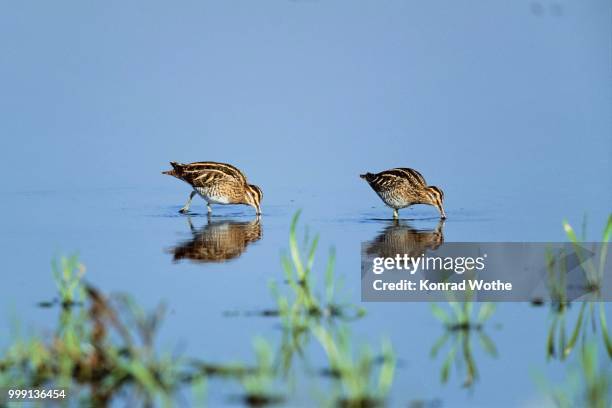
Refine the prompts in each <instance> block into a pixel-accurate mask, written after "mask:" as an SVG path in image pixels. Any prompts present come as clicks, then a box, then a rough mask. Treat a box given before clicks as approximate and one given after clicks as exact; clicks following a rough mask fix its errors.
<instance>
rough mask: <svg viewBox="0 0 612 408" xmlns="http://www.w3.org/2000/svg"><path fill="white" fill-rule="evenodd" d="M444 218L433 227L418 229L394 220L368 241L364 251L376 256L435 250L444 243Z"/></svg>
mask: <svg viewBox="0 0 612 408" xmlns="http://www.w3.org/2000/svg"><path fill="white" fill-rule="evenodd" d="M443 229H444V220H442V219H441V220H440V221H439V222H438V225H437V226H436V227H435V228H434V229H418V228H416V227H414V226H413V225H411V224H409V223H404V222H401V221H399V220H394V221H393V223H392V224H391V225H389V226H387V227H386V228H385V229H384V230H383V231H382V232H381V233H380V234H379V235H378V236H377V237H376V238H374V239H373V240H372V241H370V242H368V243H367V244H366V247H365V252H366V254H368V255H373V256H378V257H385V258H387V257H391V258H392V257H395V255H396V254H407V255H408V256H410V257H418V256H421V255H422V254H424V253H425V252H426V251H427V250H432V251H435V250H436V249H438V247H439V246H440V245H442V244H443V243H444V231H443Z"/></svg>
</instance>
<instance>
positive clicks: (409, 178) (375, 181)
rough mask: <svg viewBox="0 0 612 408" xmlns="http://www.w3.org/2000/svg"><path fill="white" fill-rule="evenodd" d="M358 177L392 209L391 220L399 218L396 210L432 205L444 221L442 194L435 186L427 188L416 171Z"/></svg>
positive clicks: (389, 171) (407, 169) (396, 170)
mask: <svg viewBox="0 0 612 408" xmlns="http://www.w3.org/2000/svg"><path fill="white" fill-rule="evenodd" d="M359 177H361V178H362V179H364V180H365V181H367V182H368V184H369V185H370V187H372V190H374V191H375V192H376V194H378V196H379V197H380V198H381V200H383V202H384V203H385V204H387V205H388V206H389V207H391V208H393V218H399V213H398V212H397V210H399V209H400V208H406V207H409V206H411V205H414V204H429V205H433V206H434V207H436V208H437V209H438V211H440V218H442V219H445V218H446V214H445V213H444V207H443V206H442V203H443V201H444V193H443V192H442V190H441V189H440V188H438V187H436V186H428V185H427V183H426V182H425V179H424V178H423V176H422V175H421V173H419V172H418V171H416V170H414V169H409V168H396V169H391V170H385V171H381V172H380V173H365V174H361V175H360V176H359Z"/></svg>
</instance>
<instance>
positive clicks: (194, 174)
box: [162, 162, 263, 216]
mask: <svg viewBox="0 0 612 408" xmlns="http://www.w3.org/2000/svg"><path fill="white" fill-rule="evenodd" d="M170 165H171V166H172V170H167V171H163V172H162V174H167V175H169V176H174V177H176V178H177V179H179V180H183V181H184V182H186V183H187V184H189V185H190V186H191V187H193V191H192V192H191V194H190V195H189V199H188V200H187V203H186V204H185V205H184V206H183V208H181V209H180V210H179V212H182V213H186V212H187V211H189V206H190V205H191V200H192V199H193V197H194V196H195V195H196V194H198V195H200V197H202V198H203V199H204V200H206V203H207V207H208V213H209V214H211V213H212V208H211V207H210V205H211V204H245V205H250V206H251V207H253V208H255V211H256V213H257V215H258V216H259V215H260V214H261V199H262V197H263V193H262V191H261V188H259V187H257V186H256V185H254V184H249V183H248V182H247V179H246V176H245V175H244V173H242V172H241V171H240V170H239V169H237V168H236V167H234V166H232V165H231V164H226V163H217V162H196V163H189V164H181V163H177V162H170Z"/></svg>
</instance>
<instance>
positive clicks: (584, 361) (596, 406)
mask: <svg viewBox="0 0 612 408" xmlns="http://www.w3.org/2000/svg"><path fill="white" fill-rule="evenodd" d="M538 382H539V383H540V385H541V388H544V389H546V392H547V394H548V395H549V396H550V397H551V398H552V400H553V401H554V403H555V405H556V406H558V407H560V408H570V407H589V408H609V407H611V406H612V370H611V367H610V361H609V360H606V361H604V362H601V361H600V359H599V358H598V348H597V344H596V343H594V342H590V343H589V344H587V345H585V347H582V349H581V351H580V358H579V361H578V362H577V364H574V365H573V366H571V367H570V368H569V369H568V374H567V378H566V380H565V382H564V383H563V384H562V385H561V386H556V387H555V386H552V385H551V384H549V383H547V382H545V380H542V379H539V381H538Z"/></svg>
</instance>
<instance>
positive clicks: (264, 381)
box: [239, 337, 284, 406]
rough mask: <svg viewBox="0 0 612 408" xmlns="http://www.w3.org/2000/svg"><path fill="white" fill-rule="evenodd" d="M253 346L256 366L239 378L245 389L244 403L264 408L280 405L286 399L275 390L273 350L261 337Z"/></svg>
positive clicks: (257, 338) (256, 339)
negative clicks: (264, 406)
mask: <svg viewBox="0 0 612 408" xmlns="http://www.w3.org/2000/svg"><path fill="white" fill-rule="evenodd" d="M253 346H254V349H255V357H256V364H255V366H254V367H253V369H251V370H245V371H244V373H243V374H242V375H240V376H239V380H240V383H241V384H242V386H243V388H244V391H245V393H244V396H243V397H242V398H241V399H242V400H243V402H245V403H246V404H248V405H251V406H262V405H270V404H276V403H280V402H282V401H283V400H284V398H283V397H282V396H281V395H280V394H279V393H277V392H275V391H274V390H273V386H274V381H275V376H276V372H275V368H274V361H273V360H274V358H273V353H272V348H271V347H270V344H269V343H268V342H267V341H266V340H265V339H263V338H261V337H256V338H255V340H254V342H253Z"/></svg>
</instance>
